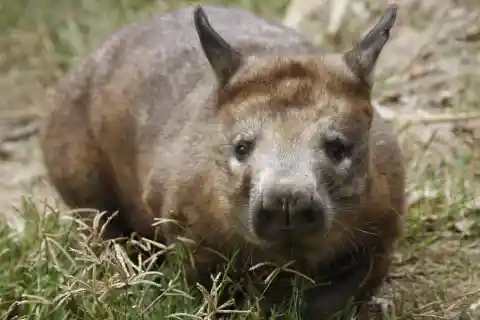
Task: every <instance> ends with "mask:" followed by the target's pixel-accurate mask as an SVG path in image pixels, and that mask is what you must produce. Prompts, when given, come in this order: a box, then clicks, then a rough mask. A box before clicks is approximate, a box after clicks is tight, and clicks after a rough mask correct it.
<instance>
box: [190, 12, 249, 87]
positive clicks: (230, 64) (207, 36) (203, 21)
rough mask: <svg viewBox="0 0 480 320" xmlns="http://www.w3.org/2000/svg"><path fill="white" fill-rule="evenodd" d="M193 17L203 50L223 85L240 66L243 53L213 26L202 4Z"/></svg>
mask: <svg viewBox="0 0 480 320" xmlns="http://www.w3.org/2000/svg"><path fill="white" fill-rule="evenodd" d="M193 19H194V22H195V29H196V30H197V34H198V37H199V39H200V44H201V45H202V48H203V51H204V53H205V55H206V57H207V59H208V62H209V63H210V66H211V67H212V69H213V71H214V72H215V74H216V76H217V80H218V82H219V83H220V85H221V86H223V85H225V84H226V83H227V82H228V81H229V80H230V78H231V77H232V76H233V74H234V73H235V72H236V71H237V70H238V68H239V67H240V64H241V63H242V55H241V54H240V53H239V52H237V51H236V50H235V49H233V48H232V47H231V46H230V45H229V44H228V43H227V41H225V39H223V38H222V37H221V36H220V35H219V34H218V33H217V32H216V31H215V30H214V29H213V28H212V26H211V25H210V22H209V21H208V18H207V15H206V13H205V11H204V10H203V8H202V7H201V6H197V7H196V8H195V10H194V13H193Z"/></svg>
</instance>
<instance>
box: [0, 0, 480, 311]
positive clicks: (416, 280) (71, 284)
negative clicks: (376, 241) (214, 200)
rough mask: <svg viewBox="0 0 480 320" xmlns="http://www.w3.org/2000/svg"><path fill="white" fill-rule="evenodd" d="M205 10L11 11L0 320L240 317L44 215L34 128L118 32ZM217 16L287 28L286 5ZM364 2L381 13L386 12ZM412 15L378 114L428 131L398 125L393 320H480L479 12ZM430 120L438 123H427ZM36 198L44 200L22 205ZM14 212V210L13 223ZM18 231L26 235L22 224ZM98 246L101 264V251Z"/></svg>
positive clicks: (405, 16) (4, 43)
mask: <svg viewBox="0 0 480 320" xmlns="http://www.w3.org/2000/svg"><path fill="white" fill-rule="evenodd" d="M352 1H353V0H352ZM194 2H199V1H174V0H165V1H153V0H121V1H113V0H102V1H93V0H78V1H73V0H65V1H53V0H36V1H29V0H19V1H17V2H14V1H10V2H7V1H4V2H3V3H0V48H1V50H0V71H1V73H2V76H1V77H0V94H1V95H2V98H3V99H2V102H1V103H0V135H1V136H0V138H1V139H0V158H1V159H2V161H1V162H0V210H2V211H3V213H4V216H6V217H8V219H6V221H7V222H8V224H7V223H4V224H1V225H0V243H1V245H0V248H2V249H0V265H2V267H3V269H4V270H5V272H2V273H0V292H2V294H1V295H0V316H3V317H4V318H6V319H14V318H15V316H17V319H71V318H80V319H83V318H85V319H89V318H95V319H97V318H101V319H117V318H122V319H124V318H125V319H127V318H128V319H138V318H142V319H165V318H168V317H170V318H172V319H210V318H211V313H212V311H215V310H216V311H218V310H224V312H227V311H228V309H229V308H231V306H229V305H224V306H220V305H218V301H216V296H217V295H216V291H215V288H213V289H212V290H213V291H212V290H211V291H210V292H206V291H205V290H202V289H201V288H200V289H199V288H188V287H187V286H186V283H185V280H184V277H183V276H182V274H183V270H181V268H163V269H161V270H155V269H152V266H151V265H150V264H149V261H147V262H144V263H143V265H141V266H135V265H133V264H132V263H129V262H128V260H127V259H126V258H125V256H124V255H123V254H122V250H120V249H119V247H118V246H116V245H115V244H114V243H101V242H98V240H96V238H95V236H93V235H92V236H90V237H87V236H85V235H83V234H81V233H78V232H77V231H76V229H77V227H76V222H75V221H73V220H72V219H70V218H69V216H68V215H66V214H65V212H63V211H62V210H60V209H59V208H60V207H58V206H57V205H56V204H50V205H44V204H43V202H42V201H39V200H42V199H43V198H45V193H43V191H42V190H43V189H42V188H41V187H39V185H40V184H39V183H38V182H39V181H40V180H41V179H42V178H43V172H42V169H41V168H40V167H41V166H40V163H39V157H38V147H37V145H36V135H35V134H36V132H37V130H36V124H37V120H38V119H39V117H40V116H42V115H44V114H45V113H46V112H47V111H48V108H49V106H48V105H45V103H44V97H45V93H46V92H47V91H48V89H49V87H50V86H51V85H52V84H54V83H55V81H56V80H57V79H58V78H59V77H60V76H61V75H62V74H64V73H65V72H66V71H67V70H68V69H69V68H70V67H71V66H72V65H73V64H74V63H75V62H76V61H77V59H79V58H81V57H83V56H84V55H85V54H87V53H88V52H89V50H91V48H93V47H94V46H95V45H97V44H98V43H99V42H100V41H102V40H103V39H104V38H105V36H106V35H107V34H108V33H109V32H111V31H112V30H114V29H115V28H117V27H119V26H121V25H124V24H126V23H128V22H129V21H132V20H136V19H139V18H141V17H143V16H146V15H149V14H153V13H155V12H159V11H163V10H167V9H169V8H173V7H175V6H179V5H183V4H186V3H194ZM214 2H223V3H235V4H237V5H240V6H243V7H245V8H248V9H250V10H253V11H255V12H257V13H259V14H261V15H264V16H268V17H277V18H281V17H282V16H283V14H284V12H285V8H286V5H287V4H288V0H265V1H255V0H223V1H214ZM357 2H359V1H358V0H357ZM364 2H365V3H369V4H370V5H369V6H367V8H370V9H369V10H371V11H370V12H371V13H372V12H375V13H378V11H379V9H380V8H381V7H382V6H384V2H385V1H379V2H378V3H376V2H373V1H367V0H365V1H364ZM467 2H468V3H467ZM372 3H373V4H372ZM403 3H404V5H403V6H402V7H401V10H402V11H401V13H400V17H399V21H398V27H397V28H396V31H394V33H393V35H392V38H393V40H392V44H391V45H390V46H387V48H386V51H385V54H384V57H383V58H382V61H381V66H380V68H379V69H380V70H379V73H378V79H379V86H378V89H377V91H376V92H378V93H376V102H377V103H378V104H379V107H380V108H381V109H382V110H383V112H384V114H385V115H387V116H388V117H389V118H391V119H394V120H398V119H408V120H413V121H414V122H416V121H417V123H414V124H413V125H410V126H408V127H407V126H406V125H405V124H404V123H393V124H394V125H397V126H398V127H399V139H400V140H401V142H402V145H403V146H404V150H405V154H406V156H407V159H408V160H409V186H408V188H409V190H408V192H409V195H410V209H409V216H408V219H407V221H406V231H405V237H404V239H403V240H402V242H401V243H400V247H399V250H398V254H397V257H396V261H395V267H394V269H393V270H392V273H391V277H390V279H389V281H388V283H387V284H386V285H385V287H384V289H383V292H382V295H381V296H382V297H384V298H388V299H390V300H391V302H392V303H393V307H392V308H391V309H390V310H389V311H388V313H387V314H385V315H384V316H383V317H384V318H385V319H422V320H423V319H462V320H465V319H480V249H479V248H480V192H479V191H478V190H480V183H479V180H480V179H479V176H480V169H479V167H480V165H479V163H480V162H479V159H480V157H479V151H478V150H480V121H478V119H477V120H475V119H473V120H472V119H470V120H469V121H467V120H468V119H465V118H463V119H461V116H459V115H457V114H456V113H455V112H456V111H458V110H460V111H464V112H465V111H469V112H472V111H473V112H478V110H480V107H479V106H480V95H479V94H478V90H476V88H477V87H478V86H479V85H480V83H479V82H478V78H477V77H476V75H475V70H477V69H478V65H479V63H480V61H479V60H480V58H479V55H478V53H479V52H480V36H478V35H479V34H480V31H479V30H478V21H479V20H478V17H480V15H478V4H477V3H476V2H475V1H473V0H472V1H456V2H454V1H445V2H442V4H439V3H440V2H437V3H438V4H432V3H433V2H432V1H431V0H429V1H423V2H419V1H416V0H409V1H405V2H403ZM419 3H421V4H419ZM402 8H403V9H402ZM432 8H433V9H432ZM462 8H468V9H462ZM462 10H463V11H462ZM367 16H368V15H367ZM357 17H359V16H358V15H357ZM374 18H375V16H373V15H370V18H369V19H365V16H363V18H362V19H363V20H362V19H360V18H358V21H361V22H359V23H356V21H357V20H356V18H355V17H352V16H349V18H348V19H347V20H345V21H347V22H346V23H345V26H344V27H343V28H342V29H341V30H339V31H338V32H339V33H341V34H340V36H337V37H334V38H333V39H331V40H332V41H331V42H328V41H327V40H325V38H322V37H317V32H318V34H320V33H321V32H320V30H322V28H320V27H317V29H315V28H314V30H317V31H315V34H310V36H311V37H312V39H321V41H324V44H325V45H326V46H327V47H329V48H333V47H334V48H344V47H346V46H348V45H349V44H351V42H352V41H353V39H354V38H355V37H357V35H358V31H359V30H360V29H361V28H366V24H368V23H370V22H371V21H372V19H374ZM472 21H473V22H472ZM475 21H477V23H475ZM475 28H477V29H475ZM352 30H355V32H353V33H352ZM476 30H477V31H476ZM412 44H416V45H412ZM385 106H393V108H388V109H387V108H383V107H385ZM419 106H421V107H419ZM420 111H421V112H422V113H421V114H420V113H419V112H420ZM447 113H448V116H445V114H447ZM419 114H420V115H421V117H423V118H425V119H427V121H426V122H418V118H419ZM445 118H447V119H446V120H445ZM472 118H473V117H472ZM402 126H403V129H402V128H400V127H402ZM400 129H401V130H400ZM460 133H461V134H460ZM25 193H26V194H28V195H33V196H32V197H31V198H30V197H26V198H25V199H23V200H20V196H21V195H22V194H25ZM49 197H50V195H49ZM50 198H51V197H50ZM12 202H13V206H15V207H17V210H12V209H11V206H12ZM47 203H51V201H50V200H49V201H47ZM60 211H62V212H61V213H60ZM13 217H15V219H16V220H15V221H20V223H19V224H13V223H12V221H13V220H14V219H13ZM22 223H24V224H22ZM19 226H20V227H19ZM19 228H23V229H22V230H21V232H19V230H20V229H19ZM92 244H94V246H95V247H96V248H97V249H98V251H96V252H93V251H92V250H91V249H90V248H91V246H92ZM179 258H181V255H180V256H179ZM219 276H220V278H219V281H218V285H219V286H221V285H225V283H226V281H227V280H228V279H223V278H222V277H221V275H219ZM216 289H218V288H216ZM195 293H196V294H195ZM293 300H294V301H293V305H295V303H296V301H295V299H293ZM255 303H256V302H255V301H254V300H252V301H249V302H248V303H247V304H246V305H245V306H243V307H244V308H243V309H244V310H243V312H241V310H235V312H236V313H237V318H239V319H256V318H257V317H258V315H257V313H256V304H255ZM292 310H293V309H292ZM291 318H292V319H295V316H294V315H292V317H291ZM346 318H348V317H346Z"/></svg>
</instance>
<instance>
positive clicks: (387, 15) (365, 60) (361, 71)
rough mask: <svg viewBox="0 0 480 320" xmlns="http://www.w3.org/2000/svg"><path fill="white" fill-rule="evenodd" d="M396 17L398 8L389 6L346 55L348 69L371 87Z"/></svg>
mask: <svg viewBox="0 0 480 320" xmlns="http://www.w3.org/2000/svg"><path fill="white" fill-rule="evenodd" d="M396 16H397V6H396V5H390V6H388V7H387V8H386V9H385V11H384V12H383V15H382V17H381V18H380V20H379V21H378V22H377V24H376V25H375V26H374V27H373V28H372V29H371V30H370V31H369V32H368V33H367V35H366V36H364V37H363V39H362V40H361V41H360V43H358V44H357V45H356V46H355V47H353V48H352V49H351V50H350V51H348V52H346V53H345V54H344V59H345V62H346V64H347V65H348V67H349V68H350V69H351V70H352V71H353V72H354V73H355V75H356V76H357V77H358V78H359V79H360V80H361V81H362V82H365V83H366V84H367V85H369V86H372V81H373V79H372V78H373V76H372V74H373V70H374V69H375V64H376V62H377V59H378V57H379V56H380V53H381V52H382V49H383V47H384V46H385V44H386V43H387V41H388V38H389V37H390V29H392V27H393V24H394V23H395V18H396Z"/></svg>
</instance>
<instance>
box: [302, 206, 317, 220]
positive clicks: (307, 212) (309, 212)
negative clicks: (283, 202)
mask: <svg viewBox="0 0 480 320" xmlns="http://www.w3.org/2000/svg"><path fill="white" fill-rule="evenodd" d="M318 215H319V212H316V211H315V210H314V208H313V207H309V208H305V209H303V210H302V212H300V216H301V217H302V220H303V221H304V222H305V223H306V224H312V223H315V221H316V220H317V216H318Z"/></svg>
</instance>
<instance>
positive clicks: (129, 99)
mask: <svg viewBox="0 0 480 320" xmlns="http://www.w3.org/2000/svg"><path fill="white" fill-rule="evenodd" d="M203 8H204V10H205V12H206V15H207V16H208V18H209V20H210V22H211V27H210V25H209V24H208V21H207V20H206V19H205V18H204V17H205V15H204V14H203V13H202V12H201V11H196V13H195V21H194V10H195V9H194V8H193V7H187V8H183V9H180V10H177V11H173V12H170V13H164V14H160V15H156V16H154V17H153V18H151V19H149V20H146V21H142V22H139V23H137V24H134V25H131V26H128V27H125V28H123V29H121V30H119V31H118V32H116V33H115V34H113V36H112V37H111V38H110V39H109V40H108V41H106V42H105V43H104V44H103V45H102V46H101V47H100V48H99V49H97V50H96V51H95V52H93V53H92V54H91V55H90V56H89V57H87V59H86V60H85V61H84V62H83V63H82V64H81V65H79V66H78V67H77V68H76V69H75V70H73V72H71V74H70V75H68V76H67V77H65V78H64V79H62V80H61V81H60V83H59V85H58V87H57V90H56V93H55V100H54V111H53V113H52V115H51V118H50V120H49V122H48V123H47V126H46V129H45V132H44V137H43V141H42V148H43V151H44V155H45V164H46V167H47V169H48V172H49V176H50V179H51V181H52V183H53V185H54V186H55V187H56V188H57V190H58V191H59V193H60V195H61V196H62V198H63V199H64V201H65V202H66V204H67V205H69V206H71V207H89V208H96V209H99V210H107V211H109V212H113V211H116V210H118V211H119V215H118V216H117V217H116V218H115V219H114V220H113V223H111V226H110V227H109V228H108V233H107V235H106V236H107V237H109V238H110V237H114V236H119V235H121V234H127V235H128V234H129V233H131V232H133V231H135V232H136V233H138V234H140V235H142V236H145V237H149V238H153V237H154V232H153V228H152V227H151V223H153V218H154V217H165V218H174V219H177V220H178V221H179V222H180V224H181V225H182V226H183V227H186V229H182V228H177V227H173V226H170V225H167V224H165V225H164V226H163V229H162V230H161V239H162V241H169V242H170V241H173V240H174V238H175V236H176V235H179V234H181V235H183V236H186V237H189V238H193V239H194V240H196V241H197V243H198V244H199V245H200V246H199V248H198V251H197V252H196V253H195V255H194V256H195V258H196V261H195V262H196V264H197V265H196V271H198V273H199V274H203V273H205V272H207V273H208V271H209V270H211V268H213V267H214V266H215V264H216V263H217V262H218V261H217V259H216V258H215V257H214V256H213V255H212V254H210V253H207V252H208V251H205V250H203V248H205V247H210V248H213V249H215V250H218V251H220V252H221V253H224V254H228V253H229V252H231V251H232V250H234V249H240V253H241V255H240V257H242V259H243V260H242V261H243V264H244V265H246V266H247V267H248V266H252V265H253V264H255V263H258V262H262V261H264V260H269V261H274V262H277V263H280V264H284V263H287V262H288V261H289V260H290V259H296V263H295V264H294V265H293V268H296V269H297V270H299V271H301V272H304V273H306V275H307V276H309V277H311V278H313V279H315V280H317V281H321V280H323V279H324V278H331V279H334V282H333V284H331V285H329V286H326V287H319V288H317V289H311V290H310V291H308V293H307V295H306V300H307V301H308V307H307V310H308V312H310V314H316V315H318V316H319V315H321V314H325V315H326V314H331V313H332V312H334V311H336V310H338V309H339V308H341V307H343V306H344V305H345V304H346V303H347V300H348V299H349V298H350V297H353V298H355V299H356V300H359V301H360V300H368V299H369V298H370V296H371V295H372V294H373V292H374V291H375V289H376V288H377V287H378V286H379V285H380V284H381V282H382V280H383V279H384V277H385V276H386V274H387V271H388V267H389V264H390V253H391V251H392V246H393V243H394V240H395V239H396V238H397V237H398V235H399V232H400V226H401V220H400V219H401V216H402V215H403V212H404V206H403V203H404V169H403V164H402V155H401V153H400V151H399V149H398V147H397V142H396V139H395V137H394V136H392V134H391V133H390V131H389V129H388V128H387V126H386V125H385V124H384V123H383V121H382V120H381V119H380V118H379V117H378V115H377V114H376V113H375V112H374V111H372V109H371V105H370V100H369V98H370V87H371V83H370V81H371V80H370V77H371V76H370V73H371V69H373V65H374V62H375V60H376V58H377V56H378V54H379V53H380V51H381V48H382V47H383V44H384V43H385V42H386V40H387V39H388V33H387V35H386V37H385V34H383V33H382V34H380V33H379V34H377V37H378V38H379V39H380V40H378V42H379V43H375V41H373V42H372V40H375V38H374V36H375V34H373V39H367V40H369V41H370V42H368V41H366V42H364V43H363V44H367V45H370V47H372V48H373V49H375V50H376V51H374V52H373V53H372V52H367V51H368V50H369V49H370V47H366V48H362V47H361V46H360V47H358V48H356V50H357V51H352V52H354V53H355V54H357V56H355V54H352V55H350V56H348V57H347V55H345V58H344V59H343V60H342V59H341V57H342V56H341V55H336V56H335V55H328V56H325V57H323V56H321V55H320V52H319V51H318V49H316V48H315V47H314V46H313V45H312V44H311V43H310V42H309V41H307V40H306V38H304V37H303V36H301V35H299V34H298V33H296V32H295V31H294V30H293V29H289V28H286V27H282V26H280V25H279V24H276V23H273V22H268V21H266V20H263V19H260V18H258V17H256V16H254V15H253V14H251V13H248V12H246V11H243V10H241V9H234V8H227V7H221V6H212V5H208V6H204V7H203ZM393 19H394V17H393ZM392 23H393V22H392ZM384 24H385V22H384ZM390 27H391V26H390ZM212 28H213V29H212ZM384 28H387V29H389V27H384ZM215 32H217V33H218V34H216V33H215ZM377 32H380V31H378V30H377ZM218 35H220V36H221V38H219V37H218ZM382 36H383V38H385V39H383V38H382ZM367 37H368V36H367ZM371 37H372V36H371ZM222 38H223V39H224V41H223V40H222ZM382 39H383V40H384V41H383V40H382ZM222 41H223V42H222ZM225 41H226V42H225ZM382 41H383V42H382ZM367 42H368V43H367ZM228 45H230V46H231V47H229V46H228ZM233 48H234V49H233ZM373 49H372V50H373ZM361 50H364V51H365V52H367V53H369V54H370V55H369V56H366V57H367V58H366V59H368V58H369V59H370V62H373V63H370V62H369V61H366V62H365V61H364V60H362V59H364V58H365V57H364V56H361V54H363V51H361ZM245 57H248V58H245ZM210 58H213V59H212V60H210ZM360 58H362V59H360ZM362 63H364V65H362ZM368 64H370V65H368ZM327 122H328V123H331V124H335V125H340V127H338V128H339V129H338V130H345V132H342V134H343V136H345V137H346V138H345V139H347V140H348V139H350V140H351V139H358V140H359V141H360V142H358V144H359V147H358V148H357V147H355V148H357V149H358V150H357V149H353V151H352V155H351V156H350V158H349V160H348V162H342V161H347V160H344V158H343V155H341V157H340V158H339V159H337V160H339V162H338V163H336V164H335V166H334V165H333V164H332V163H333V160H332V161H330V160H328V159H327V158H326V156H325V154H332V151H331V150H337V151H338V148H336V149H335V148H333V149H332V147H329V148H330V149H329V150H330V151H328V152H329V153H328V152H325V154H323V153H322V154H319V153H316V152H317V151H315V150H317V149H316V148H315V146H313V147H312V145H313V144H314V142H315V141H317V142H318V145H319V146H320V145H322V146H323V144H324V142H322V141H324V140H325V139H326V138H324V135H325V134H326V132H330V131H328V130H330V129H328V130H327V129H326V125H325V123H327ZM260 130H261V131H262V134H261V137H262V138H261V139H260V138H255V139H256V140H255V141H256V142H255V146H254V147H252V145H253V144H252V141H253V140H254V139H253V138H251V139H250V138H248V139H247V138H243V140H242V141H246V140H245V139H247V140H248V143H246V144H245V143H244V144H243V145H242V144H240V147H239V145H238V144H237V145H235V143H237V142H238V141H237V140H236V139H237V138H238V136H241V135H244V136H249V135H250V136H255V137H257V136H258V137H260V134H259V135H257V133H255V132H259V131H260ZM250 131H251V132H250ZM252 132H253V133H252ZM352 141H353V140H352ZM233 145H234V147H232V148H230V146H233ZM249 148H254V149H252V150H253V151H251V152H252V153H251V155H249V153H248V152H249V151H248V150H250V149H249ZM352 148H353V147H352ZM237 150H239V151H238V152H237ZM242 150H243V151H242ZM245 150H247V151H245ZM279 150H281V152H280V151H279ZM236 152H237V153H236ZM242 152H243V153H242ZM318 152H323V151H318ZM234 154H236V156H235V155H234ZM242 154H243V156H245V157H243V156H242V157H243V158H242V157H240V155H242ZM272 154H275V155H274V156H272ZM333 154H334V155H336V153H333ZM335 161H336V160H335ZM267 163H268V165H267ZM327 163H328V165H327ZM347 164H348V166H347ZM277 169H278V170H277ZM342 170H343V171H342ZM279 172H282V177H286V178H289V179H290V180H288V179H286V180H285V179H284V180H285V181H287V180H288V183H290V184H285V187H282V188H284V189H285V190H287V189H288V190H290V189H289V188H290V187H291V188H292V190H300V191H299V192H298V193H299V195H298V196H296V197H297V198H298V199H297V198H296V200H295V202H294V201H291V202H290V207H289V208H290V209H288V210H287V209H282V210H286V211H285V212H286V213H285V212H284V211H282V210H280V209H278V212H281V214H285V215H286V217H287V216H288V217H290V218H287V220H288V219H292V220H288V221H289V222H285V221H284V220H282V219H283V218H282V219H280V218H277V217H274V218H272V217H271V216H269V218H268V219H266V220H265V217H266V213H265V212H266V210H267V209H269V210H270V209H272V208H270V207H268V208H267V207H266V203H267V202H262V201H265V200H261V201H260V202H258V201H259V200H255V199H257V198H259V199H260V198H261V199H265V198H268V199H277V198H278V197H279V196H278V194H280V191H279V190H277V189H279V187H274V186H277V185H278V183H277V182H278V181H279V180H278V179H279V178H278V177H280V175H279ZM285 172H286V173H285ZM299 175H300V176H301V177H302V178H300V179H299V180H298V181H297V180H296V179H297V178H295V177H297V176H299ZM272 177H273V178H272ZM268 179H270V180H271V181H270V180H268ZM322 179H323V180H322ZM328 179H330V180H332V181H334V182H333V185H332V181H327V180H328ZM284 180H282V181H284ZM265 181H270V182H268V183H267V182H265ZM327 182H328V183H327ZM327 184H328V187H326V186H325V185H327ZM335 188H337V189H338V190H337V189H335ZM265 190H267V191H268V192H267V191H265ZM272 190H273V191H272ZM331 190H337V191H335V192H337V193H336V194H334V191H331ZM267 194H268V196H267ZM305 195H306V196H305ZM282 199H283V198H282ZM285 199H286V198H285ZM289 199H290V198H289ZM305 199H310V200H305ZM312 199H313V200H312ZM339 199H340V200H339ZM341 199H343V200H341ZM285 201H287V200H285ZM341 201H343V202H341ZM292 203H295V204H292ZM300 206H302V207H301V208H300ZM282 208H285V207H282ZM300 209H302V210H300ZM307 209H308V210H307ZM275 212H276V211H275ZM305 212H306V213H305ZM316 212H318V214H316ZM281 214H280V213H279V215H278V216H280V215H281ZM312 215H313V217H312ZM260 218H262V219H263V220H262V219H260ZM272 219H273V220H272ZM295 219H297V220H298V221H297V220H295ZM260 220H261V221H263V222H258V221H260ZM277 220H278V221H277ZM265 221H267V222H265ZM268 221H270V222H268ZM272 221H273V222H272ZM307 221H311V222H308V223H307ZM294 222H295V223H298V226H297V225H294ZM285 224H286V225H285ZM290 224H291V225H290ZM297 227H298V228H297ZM300 227H302V228H304V229H299V228H300ZM310 227H311V228H310ZM295 228H297V229H298V230H302V231H301V232H299V233H300V234H302V233H303V234H305V236H304V237H300V236H299V235H298V234H296V233H295V232H296V231H295V230H297V229H295ZM287 229H288V230H287ZM294 229H295V230H294ZM183 230H186V231H183ZM285 230H287V231H285ZM306 230H307V231H306ZM311 230H314V231H311ZM294 231H295V232H294ZM283 232H291V233H288V235H287V233H283ZM349 258H352V259H349ZM350 260H351V261H354V260H355V263H357V265H355V266H354V267H350V268H347V269H348V270H347V271H346V272H345V273H342V275H341V276H338V277H336V275H335V276H334V273H338V272H339V269H341V268H342V267H346V266H349V265H350V263H351V261H350ZM340 264H341V265H340ZM329 266H333V269H330V268H329ZM332 270H333V271H332ZM308 312H307V313H308Z"/></svg>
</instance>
